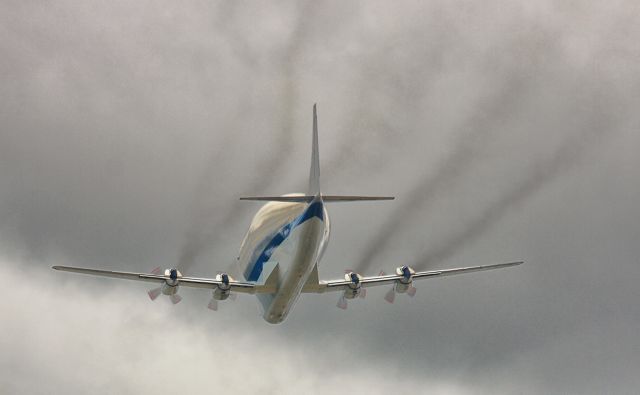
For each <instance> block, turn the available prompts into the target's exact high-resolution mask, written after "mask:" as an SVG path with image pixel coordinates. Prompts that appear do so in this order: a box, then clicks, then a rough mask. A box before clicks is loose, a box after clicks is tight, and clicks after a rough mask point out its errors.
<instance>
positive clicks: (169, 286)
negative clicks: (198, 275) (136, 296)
mask: <svg viewBox="0 0 640 395" xmlns="http://www.w3.org/2000/svg"><path fill="white" fill-rule="evenodd" d="M151 274H155V275H158V276H161V275H163V274H164V275H165V276H168V277H169V278H166V279H165V282H164V284H162V285H161V286H159V287H157V288H153V289H150V290H149V291H147V295H149V299H151V300H156V299H157V298H158V296H160V295H161V294H165V295H168V296H169V299H170V300H171V303H173V304H178V303H180V301H181V300H182V297H181V296H180V295H178V294H177V292H178V283H179V280H178V279H179V278H180V277H182V273H180V272H179V271H178V269H175V268H172V269H167V270H165V271H163V270H162V269H161V268H160V267H156V268H155V269H153V270H152V271H151Z"/></svg>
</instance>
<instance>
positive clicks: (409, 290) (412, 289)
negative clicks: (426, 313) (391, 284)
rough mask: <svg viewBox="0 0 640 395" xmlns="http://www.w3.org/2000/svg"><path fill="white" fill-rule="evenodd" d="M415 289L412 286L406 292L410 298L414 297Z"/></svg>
mask: <svg viewBox="0 0 640 395" xmlns="http://www.w3.org/2000/svg"><path fill="white" fill-rule="evenodd" d="M416 291H417V290H416V287H414V286H413V285H412V286H410V287H409V289H408V290H407V295H409V296H411V297H412V298H413V297H414V296H416Z"/></svg>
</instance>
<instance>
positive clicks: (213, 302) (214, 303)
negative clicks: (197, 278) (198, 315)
mask: <svg viewBox="0 0 640 395" xmlns="http://www.w3.org/2000/svg"><path fill="white" fill-rule="evenodd" d="M207 308H208V309H209V310H213V311H218V301H217V300H215V299H213V298H211V302H209V304H208V305H207Z"/></svg>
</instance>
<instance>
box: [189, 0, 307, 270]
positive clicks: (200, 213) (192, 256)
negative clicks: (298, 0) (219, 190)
mask: <svg viewBox="0 0 640 395" xmlns="http://www.w3.org/2000/svg"><path fill="white" fill-rule="evenodd" d="M312 7H313V3H312V2H306V3H305V4H304V5H303V6H302V9H300V10H299V12H298V15H297V22H296V27H295V28H294V30H293V32H292V34H291V41H290V43H289V45H288V46H287V48H286V49H285V51H284V53H283V56H282V58H281V59H282V62H281V64H280V69H281V70H282V75H283V76H284V77H283V78H284V79H283V81H282V86H281V92H282V93H281V100H282V103H283V105H282V111H281V113H280V114H281V115H280V120H279V124H280V126H279V128H278V129H279V130H280V133H279V134H278V136H277V138H276V142H275V144H274V146H275V147H276V152H273V153H272V154H271V155H270V156H269V157H268V158H267V159H266V160H265V161H264V162H263V163H261V164H260V166H258V167H257V169H256V171H255V172H254V174H255V177H253V178H252V180H251V182H250V185H251V186H252V187H251V188H252V190H253V191H255V193H258V194H260V193H263V192H265V191H266V190H267V188H268V187H269V185H270V183H271V180H272V178H271V175H272V174H277V173H279V172H280V171H281V170H282V169H283V167H284V166H285V165H286V161H283V160H282V157H283V156H284V155H285V154H286V153H287V152H289V151H291V150H292V149H293V142H294V139H293V128H294V117H293V112H292V109H294V108H295V104H296V103H297V102H298V90H297V81H298V78H297V76H296V72H297V71H296V66H297V61H298V59H299V57H300V54H301V53H302V50H303V49H304V47H303V44H304V42H305V40H306V39H307V36H308V34H309V29H308V27H309V24H308V23H305V22H308V18H309V15H310V13H312V9H311V8H312ZM240 110H241V109H240ZM219 157H220V154H219V153H217V154H214V155H213V156H212V159H211V160H210V161H209V163H208V165H207V167H206V170H205V171H204V175H203V177H202V181H201V182H200V183H199V185H200V187H198V188H197V190H196V197H195V202H196V204H195V208H194V210H193V215H192V221H191V224H190V226H189V228H188V230H187V231H186V233H185V239H184V242H183V245H182V247H181V249H180V253H179V256H178V266H177V267H178V269H180V270H181V271H182V272H188V270H189V269H190V268H191V267H192V266H193V265H194V263H195V262H196V260H197V259H198V257H200V256H201V255H202V254H204V253H205V252H206V251H208V250H209V249H210V248H212V247H214V246H215V245H216V243H217V242H218V241H219V236H218V234H219V231H220V230H221V229H226V228H228V227H229V226H231V225H232V224H234V223H236V222H237V219H238V217H241V216H242V215H244V214H245V212H246V211H247V210H249V209H251V208H252V207H251V206H248V205H247V204H246V203H243V202H240V201H237V200H235V201H234V202H233V203H232V204H231V206H230V207H225V209H224V210H225V211H224V214H223V215H222V216H219V215H217V209H216V208H215V207H213V206H211V205H210V203H209V201H210V200H209V199H210V198H211V196H214V193H215V191H214V190H213V175H214V174H215V170H216V168H217V166H216V165H217V163H219V160H218V158H219ZM231 265H232V266H233V263H232V264H231ZM229 269H230V270H235V268H234V267H231V268H229Z"/></svg>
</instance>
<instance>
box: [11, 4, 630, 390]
mask: <svg viewBox="0 0 640 395" xmlns="http://www.w3.org/2000/svg"><path fill="white" fill-rule="evenodd" d="M307 7H310V8H307ZM637 19H638V12H637V9H636V8H635V7H634V6H633V3H631V2H627V1H620V2H617V3H615V4H614V5H612V4H611V3H610V2H606V3H605V2H591V3H589V4H586V3H585V4H559V3H556V2H551V1H543V2H536V3H535V4H534V3H530V2H515V3H514V2H507V1H496V2H489V3H482V4H480V3H468V2H462V1H454V2H431V3H403V2H401V3H394V4H393V5H391V4H389V3H387V2H382V1H381V2H369V1H367V2H350V3H348V4H344V3H339V4H338V3H332V2H329V3H322V4H316V3H309V4H305V5H299V3H297V2H290V3H287V2H285V3H278V4H267V3H265V4H251V3H233V4H227V3H224V4H223V3H220V4H210V3H202V2H186V3H180V4H177V3H175V4H174V3H171V2H146V1H141V2H135V3H130V2H110V3H83V4H78V3H77V2H64V1H62V2H58V3H56V4H55V5H54V4H49V3H39V2H29V3H25V2H21V3H15V2H4V3H2V4H0V33H1V34H0V48H1V50H2V57H1V60H0V80H1V82H2V83H1V84H0V86H2V94H1V95H0V251H1V252H0V256H2V259H1V260H0V267H2V268H3V272H4V274H5V279H4V284H5V293H6V299H5V300H6V303H3V305H2V307H0V314H2V316H3V317H5V318H6V319H5V320H4V321H3V325H2V328H0V352H2V355H3V356H6V358H3V360H2V362H1V366H0V368H1V371H2V372H3V373H0V388H9V391H10V392H12V393H49V392H51V389H52V388H55V389H56V390H59V391H60V392H65V393H86V392H92V393H96V392H97V393H100V392H101V391H102V392H105V393H114V392H116V393H157V392H158V390H159V386H160V385H162V387H163V388H168V389H170V390H171V389H173V390H177V389H180V390H181V391H188V392H204V391H209V390H210V389H211V388H214V387H215V388H217V386H218V385H219V383H220V380H222V381H226V382H228V383H229V384H228V385H229V388H231V390H229V392H234V390H239V389H240V388H243V387H242V386H243V385H244V386H245V387H244V388H248V389H249V390H251V391H254V392H256V391H262V392H265V393H286V392H287V391H292V390H295V391H296V392H301V391H302V392H306V393H314V392H316V393H319V392H323V393H326V391H327V388H329V389H333V388H341V389H344V390H345V391H351V392H358V391H363V390H365V389H366V390H367V392H368V393H376V391H377V392H378V393H389V392H393V391H397V390H398V389H399V388H404V387H403V386H405V385H406V387H407V388H412V389H413V390H414V391H416V390H419V389H421V388H428V389H429V391H430V392H435V393H438V392H440V393H496V392H497V393H603V392H611V391H613V392H616V393H633V392H634V391H635V390H636V388H637V387H638V379H637V374H636V372H635V370H636V369H635V367H636V366H638V364H639V363H640V361H638V355H639V354H638V353H637V352H636V351H637V350H638V339H637V335H636V333H635V332H634V330H633V329H634V328H636V327H637V325H638V322H637V321H638V320H637V318H636V317H639V316H640V312H639V311H638V306H637V296H638V295H637V283H638V281H639V280H640V279H639V278H638V276H637V267H636V266H637V257H638V256H639V255H640V251H639V250H638V245H637V244H638V243H637V235H638V234H639V229H638V224H640V218H639V217H638V210H637V209H636V206H637V201H638V199H640V190H639V186H638V183H637V170H636V169H637V168H638V166H639V163H638V155H637V152H636V151H637V148H636V147H638V145H639V144H640V141H639V140H638V134H637V132H636V131H637V130H638V125H640V117H639V116H638V114H637V111H636V109H637V108H638V104H639V103H638V97H640V96H638V92H639V90H638V87H640V80H639V78H638V75H640V73H639V71H640V69H639V66H638V64H639V63H638V62H637V61H636V60H637V56H638V53H640V48H639V47H638V44H637V40H635V37H638V34H639V33H640V31H639V27H638V26H637V24H634V23H633V22H634V21H635V20H637ZM315 101H317V102H318V103H319V105H320V111H321V118H320V129H321V149H322V150H321V157H322V164H323V187H324V188H325V190H326V191H327V192H328V193H329V192H330V193H372V194H373V193H391V192H393V193H394V194H395V195H396V196H397V201H396V202H395V204H397V205H398V206H400V207H401V209H400V210H401V211H400V212H393V207H394V206H393V205H392V204H389V205H375V206H374V205H373V203H372V204H371V206H369V207H367V205H366V204H363V205H360V206H354V205H333V206H331V207H329V210H330V211H331V214H332V226H333V228H332V229H333V233H332V236H333V238H332V241H331V244H330V247H329V249H328V250H327V254H326V255H325V258H324V259H323V261H322V263H321V268H320V272H321V275H322V277H323V278H328V277H339V276H340V275H341V272H342V269H343V268H344V267H352V265H353V262H354V261H355V262H357V261H358V259H359V258H361V256H360V254H362V251H363V249H364V250H365V252H366V251H369V250H371V249H372V248H373V249H376V248H377V247H378V246H379V245H378V244H377V243H376V244H375V246H374V247H371V244H370V242H371V243H372V241H371V240H376V236H377V235H378V234H384V233H385V232H386V233H387V234H390V233H393V234H390V238H391V241H390V242H388V243H387V241H386V240H385V241H383V242H382V243H381V244H384V245H386V248H378V250H379V255H378V256H377V257H376V258H375V265H376V270H377V269H378V268H379V267H380V266H382V267H383V268H385V269H386V270H392V269H393V267H394V266H397V262H414V261H416V259H417V258H420V256H421V255H423V254H426V258H427V260H428V261H429V264H434V265H435V264H436V263H437V264H442V265H446V266H451V265H453V264H454V262H452V261H453V259H452V258H455V260H456V262H459V263H460V265H464V264H467V263H471V264H474V263H476V262H477V263H486V262H494V261H495V259H497V258H502V257H508V258H520V257H522V258H525V259H526V260H527V262H528V263H527V265H525V266H521V267H518V268H515V269H510V270H504V271H498V272H489V273H477V274H474V275H469V276H461V277H456V278H447V279H442V280H431V281H427V282H425V283H424V284H420V287H419V291H418V294H417V295H416V297H415V298H413V299H409V298H400V297H399V298H398V300H397V302H396V303H395V304H394V305H388V304H386V303H385V302H384V301H383V300H382V298H383V295H384V293H385V292H386V290H383V289H374V290H372V291H371V292H370V293H369V295H368V296H367V298H366V299H364V300H358V301H354V303H351V304H350V306H349V310H348V311H346V312H343V311H341V310H339V309H336V308H335V307H334V305H335V301H336V300H335V297H336V295H323V296H319V297H318V296H310V295H304V296H303V297H301V299H300V302H299V303H298V305H297V306H296V309H295V311H294V312H292V314H291V316H290V317H289V319H288V320H287V322H285V323H284V324H283V325H280V326H270V325H267V324H265V323H263V322H262V321H261V319H260V318H259V316H257V315H256V313H255V310H256V309H255V306H254V304H255V303H254V301H253V300H252V299H251V298H243V297H239V298H238V300H237V301H236V302H234V303H229V304H222V305H221V309H220V311H219V312H217V313H216V314H211V313H210V312H209V311H208V310H207V309H206V304H207V302H208V300H209V298H210V295H209V294H208V293H207V292H196V291H189V290H181V293H182V295H183V297H184V301H183V302H182V303H180V304H179V305H177V306H171V305H170V304H169V302H168V301H167V300H166V299H161V300H157V301H156V302H154V303H152V302H150V301H149V300H148V298H147V296H146V295H145V291H146V287H145V286H144V285H140V284H130V283H127V284H124V283H119V282H117V281H109V280H104V279H90V278H86V277H81V276H73V275H68V274H67V275H65V274H63V273H59V272H53V271H51V270H50V268H49V267H50V266H51V265H53V264H63V263H64V264H71V265H78V266H90V267H105V268H112V269H125V270H135V271H148V270H149V269H151V268H153V267H155V266H169V265H172V264H174V263H175V262H176V258H177V256H179V255H180V253H181V252H182V253H184V254H185V257H183V259H184V260H185V261H184V262H187V264H188V265H189V271H190V272H192V273H193V274H194V275H203V276H208V275H211V274H213V273H215V271H216V270H221V269H222V270H224V269H225V265H226V264H227V263H228V262H231V261H233V260H234V258H235V254H236V252H237V246H238V244H239V241H240V239H241V237H242V235H243V231H244V229H245V228H246V225H247V222H248V221H249V219H250V215H251V211H252V210H253V209H255V208H256V206H255V205H252V204H247V205H246V206H240V205H239V202H237V201H236V199H237V197H238V195H240V194H245V193H252V194H253V193H256V194H257V193H263V192H264V193H283V192H293V191H294V190H295V189H298V188H300V187H303V186H304V185H305V183H304V180H305V178H306V175H307V172H308V159H309V158H308V156H309V129H310V124H311V121H310V108H311V105H312V104H313V102H315ZM594 101H595V103H594ZM602 130H606V134H605V133H604V132H602V133H601V131H602ZM585 133H586V134H585ZM611 136H615V137H614V138H612V137H611ZM456 158H461V159H462V160H459V161H456V160H455V159H456ZM269 172H277V174H276V175H270V174H268V173H269ZM417 181H424V183H421V184H420V188H419V189H420V191H418V190H417V189H415V190H414V185H415V184H416V182H417ZM420 193H424V195H423V196H420ZM525 203H526V204H525ZM405 204H406V205H405ZM409 208H410V209H411V212H412V215H411V216H407V214H405V213H406V212H409ZM385 210H389V211H385ZM387 215H390V216H393V215H398V216H400V217H402V218H404V219H405V221H403V222H402V226H400V227H396V228H395V229H396V230H397V232H389V225H388V223H387V225H385V223H386V221H387ZM185 232H186V233H187V234H186V235H185ZM453 253H455V255H452V254H453ZM189 262H193V264H191V263H189ZM456 266H457V264H456ZM249 329H250V330H249ZM221 361H224V362H221ZM69 372H73V373H74V374H73V375H70V374H69ZM212 372H213V373H212ZM371 372H374V373H375V374H372V373H371ZM212 375H213V376H212ZM166 378H170V379H166ZM368 385H370V386H371V387H368ZM212 386H213V387H212Z"/></svg>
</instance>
